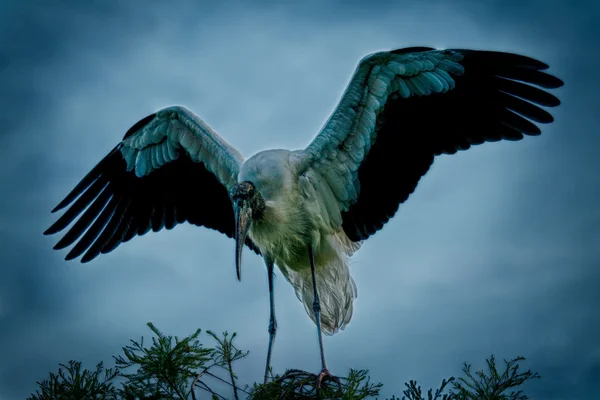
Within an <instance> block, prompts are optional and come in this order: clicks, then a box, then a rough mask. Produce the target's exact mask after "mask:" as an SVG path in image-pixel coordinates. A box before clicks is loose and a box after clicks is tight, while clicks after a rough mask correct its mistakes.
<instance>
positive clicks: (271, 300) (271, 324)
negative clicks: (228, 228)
mask: <svg viewBox="0 0 600 400" xmlns="http://www.w3.org/2000/svg"><path fill="white" fill-rule="evenodd" d="M265 263H266V264H267V274H268V275H269V307H270V309H271V316H270V317H269V348H268V350H267V364H266V366H265V382H264V383H265V384H267V381H268V380H269V368H270V367H271V352H272V351H273V341H275V332H277V320H275V297H274V294H273V260H271V258H270V257H265Z"/></svg>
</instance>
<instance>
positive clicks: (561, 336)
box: [0, 0, 600, 400]
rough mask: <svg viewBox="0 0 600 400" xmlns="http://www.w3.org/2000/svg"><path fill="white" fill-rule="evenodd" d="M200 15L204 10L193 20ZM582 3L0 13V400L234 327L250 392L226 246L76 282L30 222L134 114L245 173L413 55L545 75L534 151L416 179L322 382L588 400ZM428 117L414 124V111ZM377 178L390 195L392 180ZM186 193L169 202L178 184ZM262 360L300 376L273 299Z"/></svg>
mask: <svg viewBox="0 0 600 400" xmlns="http://www.w3.org/2000/svg"><path fill="white" fill-rule="evenodd" d="M217 4H219V5H218V6H217ZM598 4H599V3H598V2H592V1H589V2H583V1H579V2H576V1H556V0H551V1H549V0H545V1H527V0H521V1H500V0H497V1H403V2H402V1H395V2H387V3H386V2H381V3H378V2H375V1H369V2H342V1H340V2H339V3H333V2H329V3H327V2H316V1H315V2H304V3H302V5H287V4H285V3H284V2H273V3H272V4H266V3H255V4H253V5H251V3H250V2H245V3H242V2H239V3H227V2H219V3H217V2H206V3H202V2H199V1H191V0H190V1H188V2H152V1H141V0H140V1H127V2H126V1H122V2H115V1H111V2H104V1H99V0H98V1H87V2H75V1H73V2H66V1H45V2H44V1H37V2H33V1H12V2H8V1H6V2H3V3H2V5H0V102H1V104H0V105H1V107H0V121H1V125H0V126H1V127H2V129H1V130H0V160H2V165H1V167H2V168H0V188H1V196H0V398H1V399H2V400H4V399H19V398H23V397H25V396H26V395H27V394H28V393H30V392H31V391H32V390H33V389H34V388H35V381H36V380H41V379H43V378H45V377H47V374H48V372H49V371H54V370H56V368H57V364H58V363H59V362H65V361H67V360H69V359H78V360H82V361H83V362H84V364H85V366H88V367H92V366H93V365H94V364H95V363H96V362H97V361H100V360H104V361H106V362H108V364H109V365H111V364H112V359H111V355H112V354H117V353H119V351H120V347H121V346H122V345H124V344H126V343H127V341H128V339H129V338H139V337H140V336H141V335H145V336H148V333H149V331H148V330H147V328H146V327H145V326H144V324H145V322H147V321H153V322H154V323H155V324H157V325H158V326H159V327H160V328H161V329H162V330H163V331H164V332H165V333H169V334H177V335H187V334H189V333H191V332H192V331H193V330H194V329H195V328H197V327H201V328H205V329H206V328H208V329H212V330H215V331H224V330H229V331H237V332H239V338H238V340H237V344H238V345H239V347H241V348H244V349H249V350H250V351H251V353H250V356H249V357H248V358H247V359H245V360H243V361H241V362H239V365H238V373H239V376H240V379H241V382H245V383H250V382H253V381H256V380H259V379H260V378H261V373H262V368H263V362H264V355H265V354H264V353H265V351H266V344H267V331H266V329H267V322H268V306H267V304H268V292H267V286H266V273H265V269H264V267H263V264H262V261H261V259H260V258H259V257H257V256H255V255H251V253H250V252H246V253H245V263H244V264H245V265H244V271H246V272H245V273H244V274H243V275H244V279H243V281H242V283H239V282H237V280H236V279H235V273H234V267H233V241H232V240H229V239H227V238H225V237H224V236H221V235H220V234H219V233H216V232H214V231H208V230H205V229H197V228H195V227H191V226H188V225H186V226H179V227H177V228H176V229H174V230H173V231H169V232H166V231H163V232H160V233H158V234H150V235H147V236H145V237H143V238H136V239H134V240H133V241H132V242H130V243H127V244H126V245H123V246H121V247H120V248H118V250H117V251H115V252H114V253H112V254H109V255H107V256H103V257H101V258H99V259H97V260H95V261H94V262H93V263H91V264H86V265H81V264H79V263H78V262H70V263H67V262H64V261H63V257H64V255H65V254H66V252H65V251H63V252H55V251H53V250H52V246H53V244H54V243H55V241H56V240H57V237H51V238H49V237H44V236H42V235H41V232H42V231H43V230H44V229H45V228H46V227H47V226H48V225H49V224H51V223H52V221H54V219H55V216H52V215H50V213H49V211H50V209H51V208H52V207H53V206H54V205H56V203H57V202H58V201H59V200H60V199H62V197H63V196H64V195H65V194H66V193H67V192H68V191H69V190H70V189H71V188H72V187H73V185H74V184H75V183H77V181H78V180H79V179H80V178H81V177H82V176H83V175H84V174H85V173H86V172H87V171H88V170H89V169H90V168H91V167H92V166H93V165H95V164H96V162H97V161H98V160H99V159H100V158H101V157H103V156H104V155H105V154H106V153H107V152H108V151H109V150H110V149H111V148H112V147H113V146H114V145H115V144H116V143H117V142H118V141H119V140H120V138H121V137H122V135H123V133H124V132H125V131H126V130H127V129H128V128H129V126H130V125H132V124H133V123H134V122H136V121H137V120H138V119H140V118H141V117H144V116H145V115H147V114H148V113H150V112H153V111H155V110H156V109H158V108H161V107H163V106H166V105H170V104H174V103H177V104H183V105H186V106H188V107H189V108H191V109H192V110H194V111H195V112H197V113H198V114H199V115H200V116H201V118H203V119H204V120H206V121H207V122H208V123H209V124H210V125H211V126H212V127H213V128H214V129H215V130H216V131H218V132H220V133H221V134H222V135H223V136H224V137H225V138H226V139H227V140H228V141H229V142H230V143H232V144H233V145H234V146H236V147H237V148H239V149H240V150H241V151H242V152H243V153H244V154H245V155H247V156H248V155H251V154H252V153H253V152H256V151H259V150H262V149H266V148H270V147H282V148H299V147H302V146H305V145H306V144H307V143H308V142H309V141H310V140H311V138H312V137H313V135H314V134H315V133H316V132H317V131H318V129H319V128H320V126H321V125H322V123H323V122H324V120H325V119H326V118H327V116H328V115H329V113H330V112H331V110H332V109H333V107H334V106H335V104H336V102H337V100H338V99H339V96H340V94H341V92H342V91H343V89H344V87H345V85H346V83H347V82H348V79H349V77H350V75H351V74H352V72H353V70H354V68H355V66H356V63H357V61H358V60H359V59H360V58H361V57H362V56H364V55H366V54H368V53H370V52H373V51H378V50H383V49H390V48H397V47H405V46H412V45H428V46H434V47H463V48H464V47H470V48H486V49H495V50H508V51H515V52H518V53H524V54H527V55H530V56H534V57H536V58H539V59H542V60H544V61H545V62H547V63H549V64H550V65H551V71H552V72H553V73H555V74H556V75H558V76H559V77H561V78H562V79H564V80H565V82H566V86H565V87H564V88H561V89H560V90H558V91H556V93H557V94H558V95H559V96H560V98H561V99H562V101H563V105H562V106H561V107H559V108H558V109H555V110H553V114H554V115H555V117H556V120H557V122H556V123H554V124H552V125H550V126H547V127H544V134H543V135H542V136H541V137H537V138H526V139H525V140H523V141H521V142H517V143H493V144H487V145H484V146H480V147H478V148H475V149H471V150H469V151H467V152H463V153H460V154H458V155H453V156H444V157H441V158H439V159H437V160H436V162H435V164H434V166H433V168H432V169H431V171H430V172H429V174H428V175H427V176H426V177H425V178H424V179H423V180H422V181H421V183H420V185H419V187H418V189H417V191H416V193H415V194H414V195H413V196H412V197H411V198H410V200H409V201H408V202H407V203H406V204H404V205H402V206H401V208H400V212H399V213H398V214H397V216H396V217H395V218H394V219H393V220H392V221H391V222H390V223H389V224H388V225H387V226H386V228H385V229H383V231H381V232H380V233H378V234H377V235H375V236H374V237H373V238H372V239H369V241H368V242H367V243H366V244H365V245H364V246H363V249H362V250H361V251H360V252H359V253H358V254H357V255H356V257H355V258H354V260H353V265H352V273H353V275H354V277H355V279H356V282H357V284H358V291H359V297H358V299H357V301H356V303H355V314H354V319H353V321H352V322H351V324H350V326H349V327H348V328H347V329H346V331H344V332H342V333H341V334H338V335H336V336H334V337H328V338H326V340H325V346H326V347H325V349H326V354H327V359H328V362H329V367H330V369H331V370H332V371H333V372H334V373H337V374H344V373H346V372H347V370H348V369H349V368H351V367H354V368H368V369H370V371H371V376H372V378H373V379H374V380H376V381H382V382H383V383H384V384H385V387H384V390H383V392H382V394H383V395H386V396H391V394H393V393H395V394H400V393H401V389H402V387H403V382H404V381H405V380H408V379H417V380H419V381H420V383H422V384H423V385H424V386H426V387H429V386H431V385H437V384H438V382H439V381H440V380H441V378H443V377H447V376H449V375H452V374H458V373H459V372H460V367H461V363H462V362H463V361H469V362H473V363H474V366H475V367H482V366H483V360H484V359H485V357H486V356H489V355H490V354H491V353H494V354H495V355H496V356H497V357H498V358H503V357H504V358H509V357H513V356H517V355H523V356H525V357H527V358H528V360H527V361H526V362H525V363H524V365H523V366H524V367H525V368H532V369H534V370H536V371H538V372H540V374H541V375H542V376H543V379H542V380H540V381H536V382H534V383H531V384H529V385H528V386H527V392H528V393H529V394H531V396H532V398H534V399H589V398H592V397H593V395H592V393H594V383H595V382H596V383H597V382H598V381H600V343H599V339H598V338H600V317H599V311H598V306H599V303H600V291H599V290H598V285H599V284H600V268H599V267H600V245H599V243H600V228H599V224H600V208H599V207H598V202H599V200H600V175H599V174H598V170H599V166H600V162H599V161H598V159H597V158H596V153H597V150H598V148H599V146H600V139H599V136H598V128H599V125H600V124H599V120H598V115H599V111H600V103H599V101H598V100H597V91H598V89H599V81H600V79H599V74H598V69H599V63H598V61H599V59H600V56H599V54H600V52H599V50H600V49H599V48H598V45H597V43H596V38H597V37H598V34H599V29H598V22H597V21H598V18H599V17H600V12H599V11H600V6H599V5H598ZM432 118H435V116H432ZM392 178H393V177H390V179H392ZM190 184H192V183H190ZM276 296H277V298H276V301H277V315H278V320H279V332H278V336H277V340H276V347H275V353H274V357H273V365H274V368H275V370H276V371H277V372H282V371H283V370H284V369H285V368H291V367H295V368H302V369H308V370H312V371H315V372H317V371H318V369H319V359H318V347H317V345H316V334H315V327H314V325H313V324H312V322H310V320H309V318H308V317H307V316H306V314H305V313H304V310H303V307H302V306H301V304H300V303H299V302H298V301H297V300H296V298H295V296H294V293H293V291H292V289H291V287H290V286H289V285H288V284H287V283H286V282H285V281H284V280H282V279H281V278H279V279H277V280H276Z"/></svg>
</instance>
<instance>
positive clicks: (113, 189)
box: [44, 106, 258, 262]
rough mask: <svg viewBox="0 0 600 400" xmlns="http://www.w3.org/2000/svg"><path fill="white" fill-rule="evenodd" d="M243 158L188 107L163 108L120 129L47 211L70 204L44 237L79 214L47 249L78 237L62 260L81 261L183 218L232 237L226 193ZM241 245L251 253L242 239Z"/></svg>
mask: <svg viewBox="0 0 600 400" xmlns="http://www.w3.org/2000/svg"><path fill="white" fill-rule="evenodd" d="M243 161H244V159H243V157H242V155H241V154H240V153H239V152H238V151H237V150H235V149H234V148H233V147H232V146H230V145H229V144H228V143H226V142H225V141H224V140H223V139H222V138H221V137H220V136H219V135H218V134H217V133H216V132H214V131H213V130H212V129H211V128H210V127H209V126H208V125H207V124H206V123H205V122H204V121H202V120H201V119H200V118H198V117H197V116H196V115H194V114H193V113H192V112H191V111H189V110H187V109H185V108H184V107H180V106H173V107H167V108H164V109H162V110H159V111H157V112H156V113H154V114H152V115H149V116H147V117H145V118H143V119H142V120H140V121H138V122H137V123H136V124H135V125H133V126H132V127H131V128H130V129H129V130H128V131H127V133H126V134H125V137H124V138H123V140H122V141H121V143H119V144H118V145H117V146H116V147H115V148H114V149H113V150H112V151H111V152H110V153H109V154H108V155H107V156H106V157H105V158H104V159H103V160H102V161H100V162H99V163H98V164H97V165H96V166H95V167H94V168H93V169H92V170H91V171H90V172H89V173H88V174H87V175H86V176H85V177H84V178H83V179H82V180H81V182H79V184H77V186H75V188H74V189H73V190H72V191H71V192H70V193H69V194H68V195H67V196H66V197H65V199H64V200H63V201H61V202H60V204H59V205H58V206H56V208H55V209H54V210H52V212H56V211H58V210H61V209H63V208H65V207H67V206H69V205H71V206H70V207H69V208H68V209H67V210H66V211H65V213H64V214H63V215H62V216H61V217H60V218H59V219H58V220H57V221H56V222H55V223H54V224H53V225H52V226H51V227H50V228H48V230H46V232H44V234H46V235H48V234H54V233H57V232H59V231H61V230H63V229H65V228H66V227H67V226H68V225H69V224H70V223H71V222H73V221H74V220H75V219H76V218H77V217H79V218H78V219H77V221H76V222H75V223H74V224H73V226H72V227H71V228H70V230H69V231H67V233H66V234H65V235H64V236H63V238H62V239H61V240H60V241H59V242H58V243H57V244H56V246H55V247H54V248H55V249H63V248H65V247H67V246H69V245H71V244H73V243H74V242H75V241H77V240H78V239H79V241H78V242H77V244H75V246H74V247H73V248H72V249H71V251H70V252H69V253H68V254H67V257H66V259H67V260H70V259H73V258H76V257H79V256H80V255H81V254H83V253H84V252H85V254H84V255H83V257H82V259H81V261H82V262H87V261H91V260H92V259H94V258H95V257H96V256H98V255H99V254H100V253H108V252H110V251H112V250H114V249H115V248H116V247H117V246H118V245H119V244H121V243H123V242H127V241H129V240H130V239H131V238H133V237H134V236H136V235H144V234H145V233H147V232H148V231H150V230H151V229H152V230H153V231H154V232H157V231H159V230H161V229H162V228H166V229H172V228H173V227H174V226H175V225H177V224H178V223H179V224H180V223H183V222H185V221H187V222H190V223H192V224H194V225H198V226H205V227H207V228H210V229H216V230H218V231H219V232H222V233H224V234H225V235H227V236H229V237H233V235H234V227H235V222H234V215H233V207H232V204H231V200H230V199H229V193H228V190H229V189H230V188H231V187H232V186H233V185H235V184H236V182H237V175H238V172H239V168H240V165H241V163H242V162H243ZM82 213H83V214H82ZM84 232H85V233H84ZM82 235H83V236H82ZM246 244H247V245H248V246H249V247H250V248H252V249H253V250H255V251H256V252H257V253H258V249H257V248H256V247H255V246H254V245H253V243H252V242H251V241H250V240H249V239H248V240H247V241H246Z"/></svg>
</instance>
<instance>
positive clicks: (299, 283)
mask: <svg viewBox="0 0 600 400" xmlns="http://www.w3.org/2000/svg"><path fill="white" fill-rule="evenodd" d="M348 264H349V257H347V256H342V257H339V258H338V257H334V258H332V259H331V260H330V261H329V262H328V263H327V264H325V265H317V268H316V279H317V290H318V293H319V301H320V305H321V328H322V330H323V333H324V334H326V335H333V334H334V333H337V332H338V331H340V330H343V329H344V328H345V327H346V325H348V323H349V322H350V320H351V319H352V311H353V303H354V299H355V298H356V297H357V290H356V284H355V283H354V279H352V276H351V275H350V269H349V268H348ZM280 269H281V272H282V273H283V275H284V276H285V277H286V279H287V280H288V281H289V282H290V283H291V284H292V286H294V290H295V291H296V296H297V297H298V299H299V300H300V301H302V303H303V304H304V309H305V310H306V313H307V314H308V316H309V317H310V318H311V319H312V320H313V322H314V323H315V324H316V321H317V318H316V315H315V312H314V310H313V300H314V295H313V285H312V275H311V271H310V268H305V269H302V270H300V271H298V270H292V269H290V268H287V267H285V266H284V267H280Z"/></svg>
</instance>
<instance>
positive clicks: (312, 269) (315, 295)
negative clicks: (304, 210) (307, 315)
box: [308, 246, 327, 369]
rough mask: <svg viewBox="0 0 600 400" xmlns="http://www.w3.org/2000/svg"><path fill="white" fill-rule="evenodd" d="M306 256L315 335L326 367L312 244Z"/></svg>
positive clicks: (324, 367)
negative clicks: (315, 328) (308, 265)
mask: <svg viewBox="0 0 600 400" xmlns="http://www.w3.org/2000/svg"><path fill="white" fill-rule="evenodd" d="M308 256H309V257H310V273H311V275H312V283H313V299H314V300H313V311H314V312H315V317H316V319H317V335H318V336H319V350H320V351H321V366H322V367H323V369H327V367H326V366H325V351H324V350H323V336H322V334H321V303H320V302H319V293H318V291H317V276H316V272H315V253H314V251H313V248H312V246H308Z"/></svg>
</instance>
